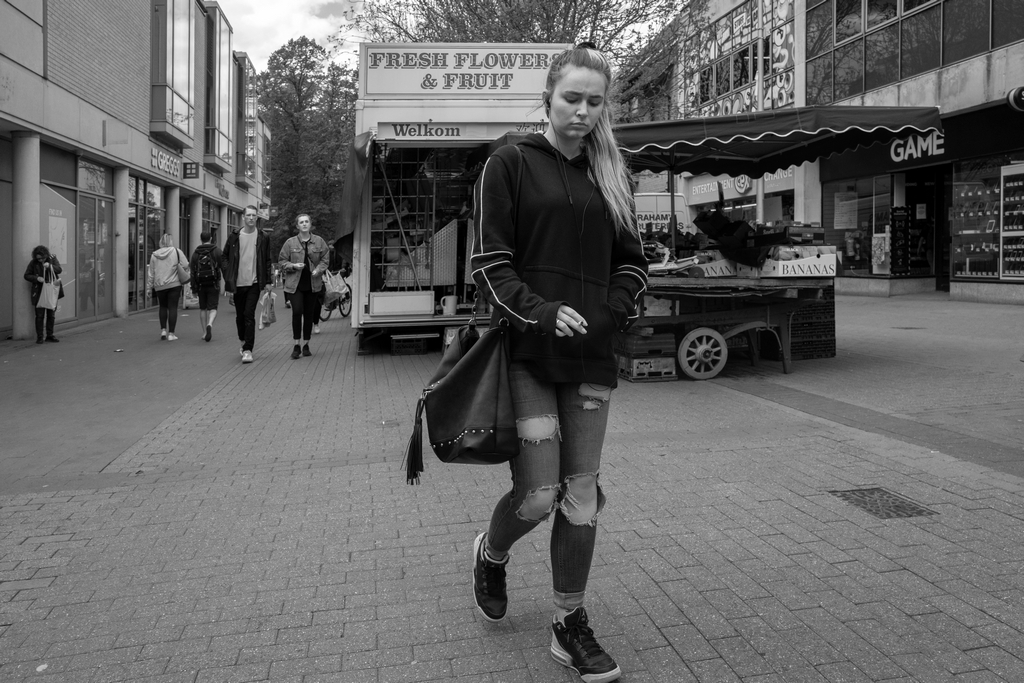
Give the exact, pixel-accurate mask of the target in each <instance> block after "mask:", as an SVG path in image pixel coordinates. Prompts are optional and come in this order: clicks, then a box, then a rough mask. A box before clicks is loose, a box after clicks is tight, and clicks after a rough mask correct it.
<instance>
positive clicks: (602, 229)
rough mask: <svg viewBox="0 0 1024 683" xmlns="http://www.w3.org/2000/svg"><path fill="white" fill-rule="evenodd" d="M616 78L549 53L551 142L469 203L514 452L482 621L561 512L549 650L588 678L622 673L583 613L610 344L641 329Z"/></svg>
mask: <svg viewBox="0 0 1024 683" xmlns="http://www.w3.org/2000/svg"><path fill="white" fill-rule="evenodd" d="M611 80H612V74H611V67H610V64H609V62H608V60H607V58H606V57H605V56H604V55H603V54H602V53H601V52H599V51H598V50H597V49H595V48H594V46H593V44H590V43H584V44H581V45H579V46H577V47H575V48H573V49H571V50H568V51H566V52H564V53H562V54H561V55H559V56H558V57H556V58H555V59H554V60H553V61H552V64H551V67H550V69H549V71H548V76H547V81H546V84H545V88H546V89H545V91H544V93H543V96H542V101H543V105H544V107H545V109H546V111H547V114H548V118H549V120H550V125H549V127H548V129H547V131H546V132H545V133H543V134H540V133H534V134H531V135H529V136H527V137H526V138H525V139H524V140H523V141H522V142H521V143H519V144H518V145H517V147H518V149H516V147H512V146H506V147H503V148H501V149H499V150H498V151H497V152H496V153H495V154H494V155H493V156H491V157H490V159H488V161H487V163H486V165H485V167H484V169H483V172H482V173H481V175H480V178H479V180H478V181H477V185H476V188H475V196H474V223H475V225H476V230H477V233H476V236H475V240H474V244H473V254H472V265H473V278H474V280H475V281H476V283H477V285H478V286H479V287H480V288H481V291H482V292H483V294H484V295H485V296H486V297H487V299H488V300H489V301H490V303H491V305H492V307H493V310H492V316H491V325H492V326H494V325H497V324H499V322H500V321H501V320H502V319H504V320H507V321H508V322H509V323H510V324H511V332H510V338H509V347H510V354H511V365H510V367H509V380H510V382H511V385H512V397H513V401H514V404H515V412H516V418H517V427H518V430H519V436H520V439H521V444H520V452H519V456H518V457H516V458H515V459H513V460H512V461H511V463H510V466H511V471H512V488H511V490H510V491H509V492H508V493H506V494H505V495H504V496H503V497H502V498H501V500H499V501H498V504H497V506H496V507H495V509H494V512H493V514H492V516H491V521H490V526H489V528H488V530H487V532H486V533H483V534H480V535H479V536H478V537H477V538H476V541H475V542H474V544H473V592H474V596H475V598H476V604H477V608H478V609H479V610H480V612H481V614H483V616H484V618H485V619H487V620H488V621H500V620H501V619H503V618H504V617H505V613H506V609H507V606H508V595H507V593H506V589H505V567H506V565H507V563H508V561H509V551H510V550H511V548H512V546H513V544H514V543H515V542H516V541H518V540H519V539H520V538H522V537H523V536H525V535H526V534H527V533H529V532H530V531H531V530H532V529H534V528H535V527H536V526H537V525H538V524H540V523H541V522H543V521H544V520H546V519H548V518H549V517H550V516H552V515H553V516H554V520H553V525H552V531H551V566H552V584H553V597H554V603H555V610H554V616H553V617H552V626H551V630H552V636H551V655H552V657H554V659H555V660H556V661H558V662H559V663H561V664H563V665H564V666H567V667H569V668H572V669H574V670H575V671H576V672H577V673H579V675H580V676H581V677H582V679H583V680H584V681H586V682H587V683H606V682H607V681H613V680H616V679H617V678H618V677H619V675H620V670H619V667H618V665H617V664H616V663H615V660H614V659H613V658H612V657H611V656H610V655H609V654H608V653H606V652H605V651H604V649H603V648H601V646H600V645H599V644H598V642H597V640H596V638H595V637H594V632H593V630H592V629H591V628H590V625H589V617H588V615H587V612H586V610H585V609H584V607H583V604H584V598H585V594H586V586H587V578H588V576H589V574H590V565H591V562H592V560H593V555H594V548H595V544H596V538H597V516H598V515H599V514H600V512H601V509H602V508H603V507H604V503H605V497H604V493H603V491H602V489H601V487H600V486H599V484H598V474H599V470H600V465H601V450H602V447H603V443H604V434H605V429H606V426H607V421H608V406H609V399H610V396H611V391H612V388H613V387H614V386H615V384H616V377H617V372H618V365H617V362H616V358H615V355H614V353H613V351H612V335H613V334H614V333H615V332H616V331H625V330H626V329H627V328H628V327H629V326H630V325H631V324H632V323H633V322H634V321H635V320H636V318H637V309H638V307H639V306H640V304H641V302H642V300H643V293H644V291H645V289H646V286H647V259H646V258H645V257H644V253H643V248H642V245H641V241H640V238H639V235H638V232H637V228H636V225H635V218H634V213H633V205H632V193H631V191H630V185H629V178H628V175H627V171H626V168H625V164H624V162H623V160H622V157H621V155H620V153H619V151H618V148H617V146H616V144H615V140H614V137H613V135H612V129H611V120H612V119H611V113H610V111H609V109H608V106H607V97H608V92H609V87H610V85H611ZM522 197H528V198H529V200H528V201H522V200H521V198H522Z"/></svg>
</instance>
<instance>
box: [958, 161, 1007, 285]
mask: <svg viewBox="0 0 1024 683" xmlns="http://www.w3.org/2000/svg"><path fill="white" fill-rule="evenodd" d="M1000 196H1001V193H1000V183H999V178H998V177H994V176H993V177H980V178H976V179H972V180H971V181H963V182H955V183H953V206H952V214H953V222H952V226H951V228H952V229H951V232H952V238H953V239H952V241H953V253H952V267H953V273H952V274H953V277H969V278H992V279H995V278H998V277H999V232H998V230H999V228H998V224H999V211H1000V201H999V200H1000Z"/></svg>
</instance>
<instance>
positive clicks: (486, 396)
mask: <svg viewBox="0 0 1024 683" xmlns="http://www.w3.org/2000/svg"><path fill="white" fill-rule="evenodd" d="M508 363H509V355H508V324H507V323H505V324H502V325H498V326H497V327H492V328H491V329H489V330H486V331H485V332H484V333H483V334H481V333H480V332H479V331H478V330H477V328H476V318H475V317H474V319H473V321H471V322H470V323H469V324H468V325H464V326H462V327H460V328H459V330H458V332H457V333H456V335H455V338H454V339H453V340H452V342H451V343H450V344H449V345H448V348H447V349H446V350H445V352H444V355H443V356H442V357H441V364H440V365H439V366H438V368H437V372H435V373H434V376H433V377H432V378H431V379H430V382H429V383H428V384H427V386H426V388H425V389H424V390H423V394H422V395H421V396H420V399H419V401H417V403H416V420H415V424H414V426H413V433H412V437H411V438H410V439H409V446H408V448H407V449H406V453H405V465H406V471H405V474H406V480H407V481H408V483H410V484H418V483H420V473H421V472H423V453H422V448H423V446H422V444H423V426H422V425H423V413H426V416H427V439H428V440H429V442H430V447H431V448H432V449H433V451H434V453H435V454H436V455H437V457H438V458H440V459H441V461H442V462H449V463H464V464H471V465H497V464H500V463H503V462H508V461H509V460H511V459H512V458H514V457H516V456H517V455H519V436H518V433H517V431H516V416H515V411H514V409H513V406H512V389H511V386H510V385H509V379H508Z"/></svg>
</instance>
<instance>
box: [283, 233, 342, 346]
mask: <svg viewBox="0 0 1024 683" xmlns="http://www.w3.org/2000/svg"><path fill="white" fill-rule="evenodd" d="M296 222H297V224H298V227H299V234H298V235H295V236H294V237H289V238H288V239H287V240H286V241H285V243H284V246H282V247H281V252H280V253H279V254H278V256H277V262H278V265H279V266H281V272H282V273H284V296H285V299H287V301H288V302H289V303H290V304H291V309H292V339H294V340H295V347H294V348H293V349H292V358H293V359H295V358H299V357H300V356H312V355H313V354H312V352H311V351H310V350H309V339H310V337H311V336H312V334H313V325H314V323H315V322H316V320H317V313H318V310H317V307H318V306H319V305H320V304H319V300H318V297H317V295H318V293H319V292H320V290H321V289H323V286H324V279H323V274H324V272H325V271H326V270H327V266H328V265H329V264H328V260H329V259H330V252H329V250H328V247H327V242H325V241H324V239H323V238H322V237H320V236H319V235H314V234H313V233H312V232H311V230H312V228H313V223H312V221H311V220H310V219H309V214H305V213H300V214H299V217H298V219H297V221H296Z"/></svg>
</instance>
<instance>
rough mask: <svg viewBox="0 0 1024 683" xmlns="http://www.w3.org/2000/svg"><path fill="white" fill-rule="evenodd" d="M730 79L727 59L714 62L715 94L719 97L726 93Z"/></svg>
mask: <svg viewBox="0 0 1024 683" xmlns="http://www.w3.org/2000/svg"><path fill="white" fill-rule="evenodd" d="M731 81H732V79H731V77H730V69H729V60H728V59H723V60H721V61H720V62H718V63H717V64H715V95H716V96H718V97H721V96H722V95H726V94H728V93H729V85H730V83H731Z"/></svg>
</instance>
